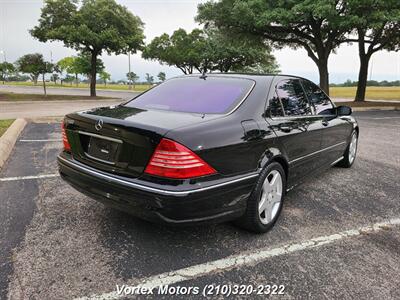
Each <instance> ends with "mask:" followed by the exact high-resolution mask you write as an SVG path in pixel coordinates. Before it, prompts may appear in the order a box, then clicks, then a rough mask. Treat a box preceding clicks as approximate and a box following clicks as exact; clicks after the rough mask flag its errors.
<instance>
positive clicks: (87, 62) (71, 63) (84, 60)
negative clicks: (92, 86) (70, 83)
mask: <svg viewBox="0 0 400 300" xmlns="http://www.w3.org/2000/svg"><path fill="white" fill-rule="evenodd" d="M57 65H58V67H59V68H60V69H61V70H62V71H63V72H66V73H67V74H74V76H75V83H76V86H78V82H79V78H78V76H79V75H84V76H87V77H88V78H89V79H90V77H91V70H92V67H91V57H90V55H88V54H85V53H79V54H78V56H68V57H64V58H63V59H61V60H60V61H59V62H58V63H57ZM103 70H104V63H103V61H102V60H101V59H100V58H97V60H96V72H97V73H100V72H102V71H103Z"/></svg>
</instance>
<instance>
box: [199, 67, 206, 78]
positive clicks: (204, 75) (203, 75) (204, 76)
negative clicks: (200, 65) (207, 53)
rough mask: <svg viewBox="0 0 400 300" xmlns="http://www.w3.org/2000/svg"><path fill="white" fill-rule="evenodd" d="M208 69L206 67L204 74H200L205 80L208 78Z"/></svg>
mask: <svg viewBox="0 0 400 300" xmlns="http://www.w3.org/2000/svg"><path fill="white" fill-rule="evenodd" d="M206 74H207V70H206V69H204V71H203V74H201V76H200V79H204V80H206V78H207V75H206Z"/></svg>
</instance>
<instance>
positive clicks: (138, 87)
mask: <svg viewBox="0 0 400 300" xmlns="http://www.w3.org/2000/svg"><path fill="white" fill-rule="evenodd" d="M6 84H7V85H16V86H35V84H34V83H33V82H25V81H23V82H20V81H9V82H6ZM37 86H42V84H41V83H40V82H39V83H38V84H37ZM46 86H48V87H52V88H85V89H89V84H87V83H79V84H78V85H76V84H75V83H73V84H70V83H64V84H63V85H61V84H59V83H57V84H54V82H46ZM150 87H151V85H149V84H136V85H135V86H134V87H133V89H132V90H131V91H133V92H143V91H146V90H148V89H149V88H150ZM96 89H100V90H101V89H105V90H118V91H129V86H128V85H123V84H107V85H104V84H100V83H98V84H96Z"/></svg>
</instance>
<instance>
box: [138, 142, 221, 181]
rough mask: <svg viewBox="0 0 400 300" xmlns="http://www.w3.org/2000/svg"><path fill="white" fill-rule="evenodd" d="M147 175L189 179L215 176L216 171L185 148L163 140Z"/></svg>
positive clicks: (152, 158) (148, 168)
mask: <svg viewBox="0 0 400 300" xmlns="http://www.w3.org/2000/svg"><path fill="white" fill-rule="evenodd" d="M144 172H145V173H147V174H151V175H155V176H161V177H168V178H176V179H187V178H194V177H200V176H205V175H211V174H215V173H216V171H215V170H214V169H213V168H212V167H210V166H209V165H208V164H207V163H206V162H205V161H203V160H202V159H201V158H200V157H198V156H197V155H196V154H195V153H193V152H192V151H191V150H189V149H188V148H186V147H185V146H183V145H181V144H179V143H177V142H174V141H171V140H168V139H162V140H161V142H160V143H159V144H158V146H157V148H156V150H155V151H154V153H153V156H152V157H151V159H150V162H149V163H148V165H147V167H146V170H145V171H144Z"/></svg>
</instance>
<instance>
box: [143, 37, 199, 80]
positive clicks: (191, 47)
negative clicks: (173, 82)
mask: <svg viewBox="0 0 400 300" xmlns="http://www.w3.org/2000/svg"><path fill="white" fill-rule="evenodd" d="M204 42H205V40H204V37H203V32H202V31H201V30H199V29H194V30H193V31H192V32H190V33H187V32H186V31H185V30H184V29H178V30H176V31H175V32H174V33H173V34H172V35H171V36H169V35H168V34H166V33H164V34H163V35H161V36H159V37H156V38H154V39H153V40H152V42H151V43H150V44H149V45H147V47H146V48H145V49H144V50H143V53H142V56H143V58H145V59H153V60H158V61H159V62H160V63H164V64H167V65H170V66H176V67H177V68H179V69H180V70H181V71H182V72H183V73H185V74H191V73H193V70H194V69H195V68H196V69H199V68H200V63H201V56H200V52H201V49H203V47H204Z"/></svg>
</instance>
